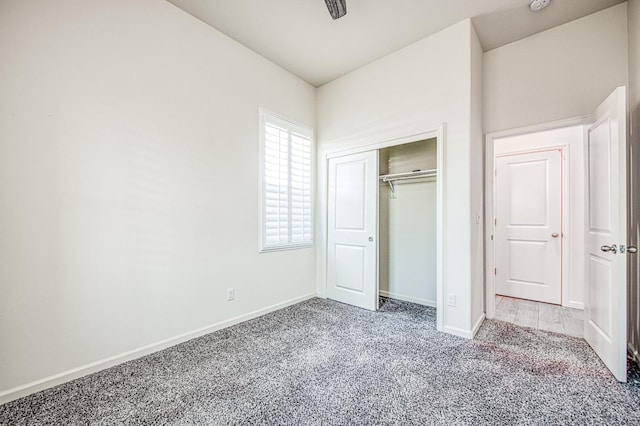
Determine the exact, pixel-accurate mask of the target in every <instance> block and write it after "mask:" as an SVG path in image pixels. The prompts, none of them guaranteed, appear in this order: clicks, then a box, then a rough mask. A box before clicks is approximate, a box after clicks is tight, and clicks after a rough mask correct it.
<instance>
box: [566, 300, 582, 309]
mask: <svg viewBox="0 0 640 426" xmlns="http://www.w3.org/2000/svg"><path fill="white" fill-rule="evenodd" d="M562 306H564V307H566V308H573V309H580V310H581V311H584V303H582V302H572V301H569V302H568V303H567V304H566V305H562Z"/></svg>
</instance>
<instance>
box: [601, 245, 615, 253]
mask: <svg viewBox="0 0 640 426" xmlns="http://www.w3.org/2000/svg"><path fill="white" fill-rule="evenodd" d="M600 250H602V251H604V252H608V251H610V252H611V253H613V254H616V253H617V252H618V246H617V245H615V244H613V245H610V246H602V247H600Z"/></svg>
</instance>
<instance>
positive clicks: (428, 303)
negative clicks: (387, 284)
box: [378, 290, 438, 308]
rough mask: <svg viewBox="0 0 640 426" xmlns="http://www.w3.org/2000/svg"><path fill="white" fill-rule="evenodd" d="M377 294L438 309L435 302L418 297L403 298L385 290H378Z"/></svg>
mask: <svg viewBox="0 0 640 426" xmlns="http://www.w3.org/2000/svg"><path fill="white" fill-rule="evenodd" d="M378 293H379V294H380V296H384V297H388V298H390V299H397V300H402V301H404V302H411V303H417V304H418V305H422V306H431V307H432V308H437V307H438V303H437V302H436V301H435V300H427V299H421V298H419V297H413V296H405V295H404V294H398V293H393V292H390V291H385V290H379V291H378Z"/></svg>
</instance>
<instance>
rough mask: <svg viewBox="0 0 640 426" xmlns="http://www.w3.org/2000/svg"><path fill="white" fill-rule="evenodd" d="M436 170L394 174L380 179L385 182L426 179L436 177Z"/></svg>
mask: <svg viewBox="0 0 640 426" xmlns="http://www.w3.org/2000/svg"><path fill="white" fill-rule="evenodd" d="M437 172H438V171H437V170H436V169H430V170H416V171H414V172H405V173H393V174H390V175H382V176H380V179H381V180H382V181H383V182H392V181H397V180H407V179H419V178H426V177H434V176H436V174H437Z"/></svg>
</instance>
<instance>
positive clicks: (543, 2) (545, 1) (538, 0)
mask: <svg viewBox="0 0 640 426" xmlns="http://www.w3.org/2000/svg"><path fill="white" fill-rule="evenodd" d="M549 3H551V0H529V9H531V10H533V11H534V12H538V11H540V10H542V9H544V8H545V7H547V6H549Z"/></svg>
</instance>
